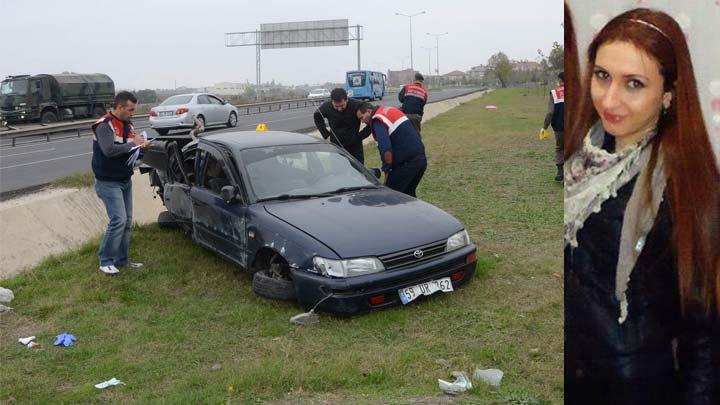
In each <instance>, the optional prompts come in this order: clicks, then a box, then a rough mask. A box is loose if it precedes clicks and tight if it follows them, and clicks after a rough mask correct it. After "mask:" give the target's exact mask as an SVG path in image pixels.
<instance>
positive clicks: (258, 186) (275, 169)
mask: <svg viewBox="0 0 720 405" xmlns="http://www.w3.org/2000/svg"><path fill="white" fill-rule="evenodd" d="M240 156H241V159H242V162H243V164H244V165H245V169H246V172H247V174H248V177H249V178H248V183H249V185H250V188H251V189H252V192H253V193H254V194H255V197H256V198H257V200H270V199H289V198H303V197H313V196H324V195H331V194H333V193H340V192H344V191H348V190H355V189H362V188H376V187H377V184H378V183H377V181H376V180H375V178H374V177H372V176H371V175H370V174H369V173H367V171H366V170H364V169H363V167H362V165H360V164H359V163H358V162H357V161H355V160H352V159H351V158H349V157H347V156H346V155H344V154H342V153H341V152H340V151H339V150H338V149H337V147H335V146H333V145H327V144H312V145H288V146H274V147H267V148H256V149H246V150H243V151H242V152H241V154H240Z"/></svg>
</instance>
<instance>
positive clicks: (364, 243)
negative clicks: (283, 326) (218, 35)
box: [143, 132, 476, 313]
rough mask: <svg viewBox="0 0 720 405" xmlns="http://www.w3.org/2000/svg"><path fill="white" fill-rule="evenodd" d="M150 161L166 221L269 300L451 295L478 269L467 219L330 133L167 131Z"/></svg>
mask: <svg viewBox="0 0 720 405" xmlns="http://www.w3.org/2000/svg"><path fill="white" fill-rule="evenodd" d="M143 162H144V163H145V164H146V165H148V166H150V167H151V168H152V169H150V168H147V167H146V170H145V171H146V172H147V171H149V175H150V178H151V183H152V185H153V186H156V187H157V190H158V193H159V195H160V197H161V198H162V200H163V203H164V204H165V206H166V207H167V211H166V212H163V213H161V215H160V217H159V218H158V221H159V222H160V224H161V225H167V226H179V227H182V228H184V229H185V230H186V231H187V232H188V233H189V234H190V235H192V238H193V240H194V241H195V242H197V243H199V244H200V245H202V246H204V247H206V248H208V249H211V250H212V251H214V252H216V253H217V254H219V255H221V256H223V257H224V258H226V259H228V260H230V261H232V262H234V263H236V264H237V265H238V266H240V267H241V268H243V269H245V270H247V271H249V272H252V273H253V289H254V291H255V292H256V293H257V294H259V295H261V296H264V297H268V298H274V299H286V300H296V301H297V302H299V303H300V304H301V305H302V306H305V307H314V306H316V305H317V304H318V303H320V305H319V308H320V309H322V310H325V311H331V312H336V313H356V312H363V311H368V310H372V309H376V308H382V307H386V306H390V305H395V304H399V303H403V304H407V303H409V302H411V301H413V300H415V299H416V298H419V297H422V296H425V295H431V294H433V293H435V292H443V293H449V292H452V291H453V290H454V289H455V288H456V287H458V286H459V285H461V284H463V283H465V282H466V281H468V280H470V278H471V277H472V276H473V274H474V271H475V265H476V255H475V252H476V248H475V246H474V245H473V244H472V243H471V242H470V239H469V237H468V233H467V232H466V230H465V228H464V226H463V224H461V223H460V222H459V221H458V220H457V219H455V218H454V217H453V216H451V215H450V214H448V213H446V212H445V211H443V210H441V209H439V208H437V207H435V206H433V205H431V204H428V203H426V202H423V201H421V200H418V199H415V198H412V197H409V196H407V195H404V194H401V193H399V192H396V191H393V190H391V189H389V188H387V187H385V186H383V185H382V184H381V183H380V182H379V181H378V180H377V178H376V177H375V176H373V174H372V173H371V172H370V171H368V170H367V169H366V168H365V167H364V166H363V165H362V164H360V163H359V162H358V161H356V160H355V159H353V158H352V156H350V155H349V154H348V153H346V152H345V151H344V150H342V149H340V148H338V147H336V146H335V145H333V144H330V143H328V142H326V141H324V140H322V139H320V138H316V137H313V136H309V135H302V134H295V133H287V132H228V133H220V134H214V135H208V136H205V137H202V138H199V139H195V138H194V137H189V136H167V137H160V138H157V139H156V140H155V141H154V142H153V144H152V147H151V148H149V149H148V150H147V151H146V153H145V156H144V158H143Z"/></svg>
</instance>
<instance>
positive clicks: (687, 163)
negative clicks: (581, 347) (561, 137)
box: [565, 8, 720, 312]
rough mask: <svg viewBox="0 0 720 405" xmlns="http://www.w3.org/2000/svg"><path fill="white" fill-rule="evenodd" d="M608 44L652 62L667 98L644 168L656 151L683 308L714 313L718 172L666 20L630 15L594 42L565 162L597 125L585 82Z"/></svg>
mask: <svg viewBox="0 0 720 405" xmlns="http://www.w3.org/2000/svg"><path fill="white" fill-rule="evenodd" d="M611 42H628V43H631V44H633V45H634V46H636V47H637V48H638V49H640V50H642V51H643V52H645V53H647V54H648V55H649V56H650V57H652V58H653V59H654V60H655V61H657V62H658V64H659V65H660V73H661V75H662V76H663V83H664V89H665V91H666V92H668V91H672V93H673V98H672V102H671V106H670V108H669V109H667V111H666V112H665V113H664V114H663V115H662V116H661V117H660V120H659V122H658V128H659V133H658V136H657V137H656V140H657V141H656V142H654V143H653V146H652V148H653V150H652V156H653V157H652V158H651V161H650V164H649V166H650V168H652V167H653V166H654V162H655V160H656V157H657V152H658V148H661V149H662V151H663V154H664V159H665V175H666V177H667V180H668V182H667V190H666V195H667V196H668V198H669V202H670V205H671V212H672V217H673V227H674V234H673V240H674V242H675V246H674V247H675V251H676V253H677V267H678V279H679V289H680V296H681V298H682V304H683V308H685V307H686V304H688V303H700V304H702V306H703V307H704V308H705V310H706V311H708V312H709V311H710V310H711V309H712V307H713V305H716V306H717V308H718V310H720V299H719V298H720V172H718V167H717V166H716V163H715V158H714V156H713V152H712V146H711V145H710V140H709V138H708V133H707V130H706V128H705V123H704V121H703V118H702V114H701V109H700V101H699V98H698V92H697V84H696V82H695V76H694V74H693V66H692V62H691V60H690V51H689V50H688V46H687V43H686V41H685V36H684V34H683V31H682V29H681V28H680V26H679V25H678V24H677V22H676V21H675V20H673V19H672V17H670V16H668V15H667V14H665V13H663V12H661V11H656V10H650V9H646V8H638V9H634V10H630V11H627V12H625V13H623V14H620V15H619V16H617V17H615V18H614V19H612V20H611V21H610V22H609V23H607V25H605V27H603V29H602V30H601V31H600V33H598V34H597V36H596V37H595V38H594V39H593V41H592V43H591V44H590V46H589V48H588V66H587V73H586V76H585V78H584V86H583V87H584V92H583V94H582V96H581V97H579V98H580V101H579V103H578V104H579V106H578V111H577V114H576V115H575V116H574V118H575V120H574V121H573V122H571V123H570V124H571V125H570V131H568V132H567V133H566V135H565V158H566V159H567V158H568V157H569V156H570V155H572V154H573V153H574V152H575V151H577V150H578V149H579V148H580V147H581V145H582V141H583V138H584V136H585V134H586V133H587V131H588V130H589V128H590V126H591V125H592V124H593V123H595V122H596V121H597V120H598V115H597V112H596V111H595V108H594V107H593V104H592V100H591V98H590V94H589V93H590V92H589V89H590V81H591V79H592V69H593V66H594V64H595V57H596V55H597V51H598V49H599V48H600V46H602V45H603V44H606V43H611ZM646 187H647V188H649V185H647V186H646ZM647 188H646V190H645V191H646V193H648V195H649V189H647Z"/></svg>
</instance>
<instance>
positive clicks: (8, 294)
mask: <svg viewBox="0 0 720 405" xmlns="http://www.w3.org/2000/svg"><path fill="white" fill-rule="evenodd" d="M14 299H15V294H13V292H12V290H9V289H7V288H3V287H0V302H11V301H12V300H14Z"/></svg>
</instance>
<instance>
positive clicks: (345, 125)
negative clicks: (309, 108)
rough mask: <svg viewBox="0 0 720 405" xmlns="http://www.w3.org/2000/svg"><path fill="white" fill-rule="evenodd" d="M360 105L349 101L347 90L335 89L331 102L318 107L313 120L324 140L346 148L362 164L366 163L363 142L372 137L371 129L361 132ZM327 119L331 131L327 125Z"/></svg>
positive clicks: (355, 101) (354, 101)
mask: <svg viewBox="0 0 720 405" xmlns="http://www.w3.org/2000/svg"><path fill="white" fill-rule="evenodd" d="M360 104H361V102H360V101H358V100H355V99H348V96H347V93H346V92H345V89H341V88H337V89H333V90H332V91H331V92H330V101H326V102H324V103H323V104H322V105H321V106H320V107H318V109H317V110H315V114H314V115H313V118H314V119H315V126H316V127H317V129H318V130H319V131H320V134H321V135H322V137H323V138H325V139H328V138H329V139H330V142H332V143H334V144H336V145H340V146H341V147H342V148H345V150H346V151H348V152H349V153H350V154H351V155H353V157H354V158H355V159H357V160H358V161H359V162H360V163H365V155H364V153H363V145H362V141H363V139H365V138H367V137H368V136H370V127H369V126H367V127H365V128H363V130H362V131H360V120H359V119H358V117H357V114H356V112H357V109H358V107H359V106H360ZM325 119H327V121H328V124H329V125H330V130H328V128H327V127H326V125H325Z"/></svg>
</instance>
